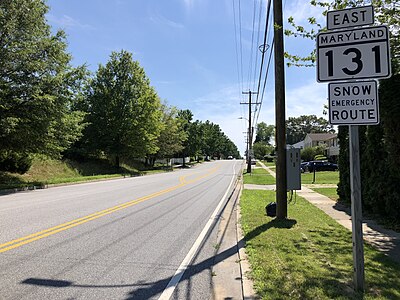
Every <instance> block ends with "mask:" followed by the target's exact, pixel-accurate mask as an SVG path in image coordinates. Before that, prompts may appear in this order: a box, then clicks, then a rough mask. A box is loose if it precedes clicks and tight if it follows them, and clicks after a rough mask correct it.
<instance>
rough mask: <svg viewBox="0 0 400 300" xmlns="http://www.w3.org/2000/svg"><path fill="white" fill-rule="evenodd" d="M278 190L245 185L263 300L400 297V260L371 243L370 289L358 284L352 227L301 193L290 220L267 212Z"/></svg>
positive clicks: (248, 234) (246, 219)
mask: <svg viewBox="0 0 400 300" xmlns="http://www.w3.org/2000/svg"><path fill="white" fill-rule="evenodd" d="M272 201H275V192H273V191H259V190H258V191H257V190H244V191H243V194H242V197H241V200H240V206H241V213H242V218H241V223H242V227H243V229H244V234H245V240H246V252H247V254H248V256H249V260H250V263H251V266H252V273H251V277H252V278H253V280H254V283H255V288H256V290H257V292H258V294H259V295H260V296H261V297H262V298H263V299H400V289H399V288H398V287H399V286H400V265H399V264H396V263H395V262H393V261H391V260H390V259H389V258H388V257H386V256H385V255H384V254H382V253H380V252H379V251H378V250H375V249H374V248H373V247H371V246H369V245H367V244H366V245H365V275H366V279H365V281H366V292H365V294H364V298H362V296H361V295H360V294H357V293H356V292H354V291H353V289H352V276H353V267H352V264H353V262H352V241H351V232H350V231H348V230H347V229H345V228H344V227H342V226H341V225H339V224H338V223H336V222H335V221H334V220H333V219H331V218H330V217H329V216H327V215H326V214H325V213H323V212H322V211H320V210H319V209H318V208H316V207H315V206H313V205H312V204H310V203H309V202H307V201H306V200H304V199H302V198H300V197H298V199H297V202H296V204H294V205H289V207H288V216H289V219H288V220H286V221H277V220H273V219H272V218H269V217H267V216H266V215H265V209H264V207H265V206H266V204H268V203H269V202H272Z"/></svg>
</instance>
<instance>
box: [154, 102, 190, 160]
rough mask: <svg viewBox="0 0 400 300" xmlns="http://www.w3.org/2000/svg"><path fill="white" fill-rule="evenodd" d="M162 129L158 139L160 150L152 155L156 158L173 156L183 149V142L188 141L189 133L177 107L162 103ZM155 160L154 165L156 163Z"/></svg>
mask: <svg viewBox="0 0 400 300" xmlns="http://www.w3.org/2000/svg"><path fill="white" fill-rule="evenodd" d="M162 112H163V116H162V124H163V126H162V130H161V132H160V136H159V137H158V139H157V146H158V151H157V152H156V153H155V154H154V155H153V156H152V157H153V158H154V160H155V159H156V158H161V159H163V158H172V157H173V156H174V154H176V153H179V152H181V151H182V150H183V148H184V146H183V143H184V142H186V141H187V133H186V132H184V131H183V128H182V126H181V122H180V121H181V120H180V119H179V118H178V110H177V109H176V108H175V107H169V106H167V105H166V104H163V105H162ZM154 160H153V161H152V165H154Z"/></svg>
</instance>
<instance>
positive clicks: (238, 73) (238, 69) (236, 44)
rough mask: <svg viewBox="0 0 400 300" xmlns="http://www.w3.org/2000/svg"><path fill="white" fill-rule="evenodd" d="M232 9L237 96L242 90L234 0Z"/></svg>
mask: <svg viewBox="0 0 400 300" xmlns="http://www.w3.org/2000/svg"><path fill="white" fill-rule="evenodd" d="M232 9H233V28H234V32H235V51H236V71H237V79H238V88H239V94H240V95H241V90H242V89H243V87H242V85H241V81H240V68H239V51H238V39H237V30H236V27H237V26H236V9H235V0H232Z"/></svg>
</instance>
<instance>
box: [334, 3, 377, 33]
mask: <svg viewBox="0 0 400 300" xmlns="http://www.w3.org/2000/svg"><path fill="white" fill-rule="evenodd" d="M326 19H327V22H326V25H327V28H328V29H329V30H332V29H341V28H342V29H343V28H349V27H355V26H364V25H370V24H374V8H373V7H372V5H369V6H362V7H353V8H347V9H341V10H332V11H328V13H327V15H326Z"/></svg>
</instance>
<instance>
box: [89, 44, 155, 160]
mask: <svg viewBox="0 0 400 300" xmlns="http://www.w3.org/2000/svg"><path fill="white" fill-rule="evenodd" d="M87 101H88V113H89V114H88V117H87V121H88V123H89V125H88V127H87V130H86V137H87V139H88V142H89V147H90V149H92V151H102V152H103V153H104V154H105V155H106V156H107V157H108V158H110V159H113V160H114V161H115V165H116V166H119V164H120V159H121V158H138V157H141V158H143V157H146V156H147V155H149V154H154V153H156V152H157V150H158V149H159V148H158V146H157V142H158V137H159V135H160V132H161V129H162V123H161V118H162V112H161V109H160V106H161V103H160V100H159V98H158V96H157V94H156V92H155V90H154V89H153V88H152V87H151V86H150V81H149V79H148V78H147V77H146V74H145V72H144V70H143V68H141V67H140V66H139V63H138V62H136V61H134V60H133V59H132V54H131V53H129V52H127V51H120V52H112V53H111V56H110V59H109V61H108V62H107V64H106V65H105V66H103V65H100V66H99V69H98V70H97V72H96V75H95V77H94V79H93V81H92V83H91V87H90V91H89V95H88V100H87Z"/></svg>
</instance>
